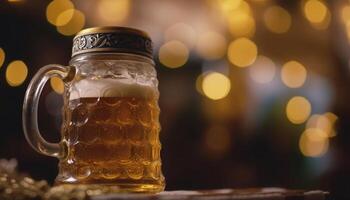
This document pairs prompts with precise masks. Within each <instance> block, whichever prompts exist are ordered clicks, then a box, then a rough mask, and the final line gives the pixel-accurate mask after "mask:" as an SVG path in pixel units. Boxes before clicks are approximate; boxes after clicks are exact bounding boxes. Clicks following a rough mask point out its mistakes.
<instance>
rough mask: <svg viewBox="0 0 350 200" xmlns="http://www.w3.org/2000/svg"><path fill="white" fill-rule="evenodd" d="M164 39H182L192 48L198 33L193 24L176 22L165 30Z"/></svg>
mask: <svg viewBox="0 0 350 200" xmlns="http://www.w3.org/2000/svg"><path fill="white" fill-rule="evenodd" d="M164 39H165V41H171V40H177V41H180V42H182V43H183V44H185V45H186V46H187V47H188V48H189V49H191V48H192V47H194V45H195V43H196V40H197V34H196V31H195V30H194V29H193V27H192V26H190V25H188V24H185V23H176V24H174V25H172V26H170V27H169V28H168V29H167V30H166V31H165V33H164Z"/></svg>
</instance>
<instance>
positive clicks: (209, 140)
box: [204, 126, 231, 157]
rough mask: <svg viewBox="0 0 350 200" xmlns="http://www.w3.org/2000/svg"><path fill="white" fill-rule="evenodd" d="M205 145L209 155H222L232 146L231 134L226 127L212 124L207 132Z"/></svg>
mask: <svg viewBox="0 0 350 200" xmlns="http://www.w3.org/2000/svg"><path fill="white" fill-rule="evenodd" d="M204 145H205V147H206V149H207V153H208V155H209V156H213V157H214V156H215V157H220V156H222V155H224V154H225V153H227V152H228V151H229V149H230V147H231V134H230V132H229V131H228V130H227V128H225V127H222V126H212V127H210V128H209V129H208V130H207V131H206V132H205V135H204Z"/></svg>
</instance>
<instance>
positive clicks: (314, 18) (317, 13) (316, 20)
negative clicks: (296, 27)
mask: <svg viewBox="0 0 350 200" xmlns="http://www.w3.org/2000/svg"><path fill="white" fill-rule="evenodd" d="M303 11H304V15H305V17H306V19H307V20H308V21H309V22H310V23H311V24H312V25H313V27H315V28H317V29H326V28H328V26H329V23H330V20H331V14H330V11H329V9H328V7H327V5H326V4H325V2H324V1H322V0H307V1H306V2H305V4H304V6H303Z"/></svg>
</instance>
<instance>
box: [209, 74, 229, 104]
mask: <svg viewBox="0 0 350 200" xmlns="http://www.w3.org/2000/svg"><path fill="white" fill-rule="evenodd" d="M202 90H203V93H204V94H205V96H207V97H208V98H209V99H212V100H219V99H222V98H224V97H226V96H227V95H228V93H229V92H230V90H231V82H230V79H229V78H228V77H226V76H225V75H223V74H221V73H218V72H211V73H209V74H207V75H205V76H204V77H203V81H202Z"/></svg>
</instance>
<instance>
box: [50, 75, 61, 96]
mask: <svg viewBox="0 0 350 200" xmlns="http://www.w3.org/2000/svg"><path fill="white" fill-rule="evenodd" d="M50 85H51V88H52V89H53V90H54V91H55V92H56V93H58V94H62V93H63V91H64V83H63V81H62V79H60V78H58V77H52V78H51V79H50Z"/></svg>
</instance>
